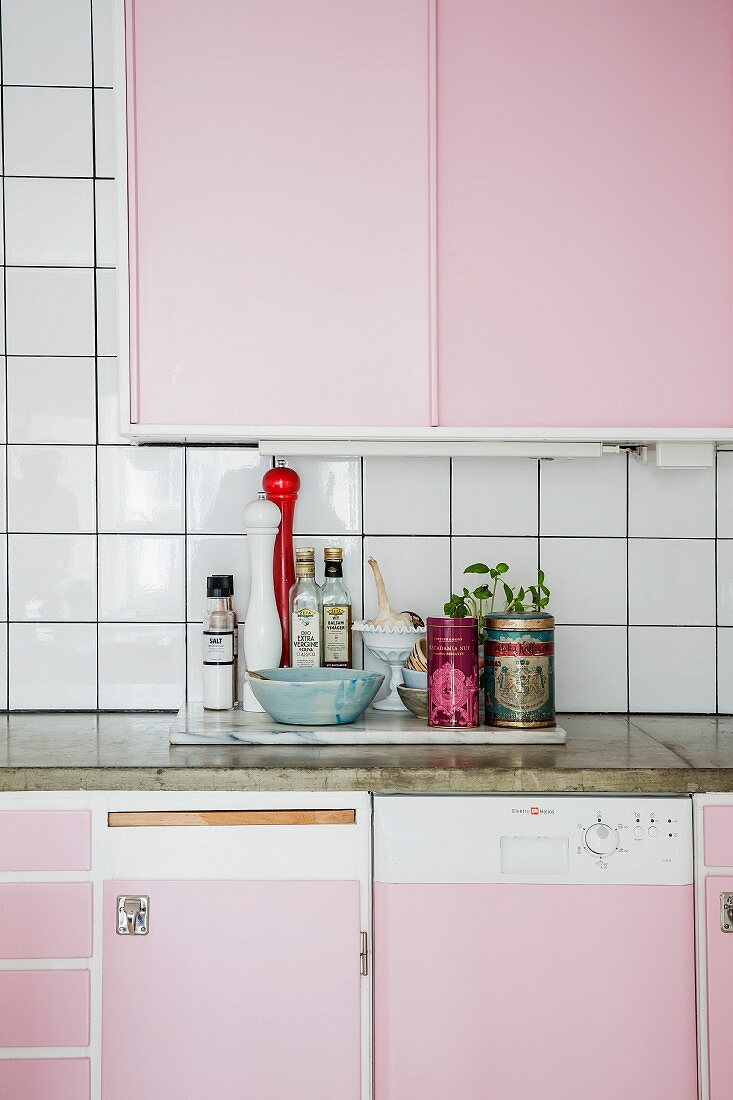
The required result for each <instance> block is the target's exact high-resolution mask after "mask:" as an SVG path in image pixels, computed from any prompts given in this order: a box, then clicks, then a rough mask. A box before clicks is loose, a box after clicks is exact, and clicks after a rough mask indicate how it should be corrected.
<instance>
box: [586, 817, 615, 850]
mask: <svg viewBox="0 0 733 1100" xmlns="http://www.w3.org/2000/svg"><path fill="white" fill-rule="evenodd" d="M585 843H586V845H587V846H588V848H590V850H591V852H593V853H594V854H595V855H597V856H610V855H611V853H612V852H615V851H616V849H617V848H618V833H617V832H616V830H615V829H612V828H611V827H610V825H604V824H603V822H602V821H599V822H598V824H597V825H591V827H590V829H586V830H585Z"/></svg>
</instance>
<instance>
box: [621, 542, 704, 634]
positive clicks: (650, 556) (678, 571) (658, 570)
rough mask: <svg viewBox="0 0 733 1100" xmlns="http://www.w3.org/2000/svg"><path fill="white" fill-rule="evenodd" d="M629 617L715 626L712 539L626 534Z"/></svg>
mask: <svg viewBox="0 0 733 1100" xmlns="http://www.w3.org/2000/svg"><path fill="white" fill-rule="evenodd" d="M601 582H602V578H601ZM629 622H630V623H633V624H634V625H636V626H668V625H669V626H675V625H676V626H713V625H714V624H715V543H714V541H713V539H630V540H629Z"/></svg>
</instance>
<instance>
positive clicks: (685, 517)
mask: <svg viewBox="0 0 733 1100" xmlns="http://www.w3.org/2000/svg"><path fill="white" fill-rule="evenodd" d="M629 535H631V536H632V537H636V536H645V537H648V538H668V539H669V538H693V539H694V538H708V539H712V538H714V537H715V470H714V469H710V470H668V469H662V470H660V469H658V468H657V467H656V466H655V465H654V463H653V462H639V461H637V460H636V459H633V460H632V461H631V462H630V463H629Z"/></svg>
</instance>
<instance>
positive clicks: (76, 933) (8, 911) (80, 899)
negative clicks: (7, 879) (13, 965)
mask: <svg viewBox="0 0 733 1100" xmlns="http://www.w3.org/2000/svg"><path fill="white" fill-rule="evenodd" d="M91 954H92V886H91V883H89V882H74V883H67V882H53V883H51V882H44V883H33V884H30V883H15V882H14V883H6V884H4V885H2V886H0V959H88V958H89V957H90V956H91ZM0 1095H2V1094H1V1093H0Z"/></svg>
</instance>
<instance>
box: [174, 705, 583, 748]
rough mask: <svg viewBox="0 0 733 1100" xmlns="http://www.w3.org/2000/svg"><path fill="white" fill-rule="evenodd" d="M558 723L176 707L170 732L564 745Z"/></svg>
mask: <svg viewBox="0 0 733 1100" xmlns="http://www.w3.org/2000/svg"><path fill="white" fill-rule="evenodd" d="M565 739H566V733H565V730H564V729H561V728H560V726H554V727H553V728H552V729H544V730H494V729H489V728H488V727H487V726H480V727H479V728H478V729H475V730H466V731H465V732H461V731H459V730H439V729H431V728H430V727H428V725H427V723H426V722H423V721H420V720H419V719H418V718H413V717H412V715H411V714H408V712H407V711H405V712H404V714H391V713H389V712H388V711H383V710H382V711H379V710H372V709H369V710H367V711H366V712H365V713H364V714H363V715H362V716H361V718H358V719H357V720H356V722H351V723H350V724H349V725H347V726H284V725H280V724H279V723H278V722H274V721H273V720H272V718H270V717H269V715H267V714H250V713H246V712H245V711H242V710H238V709H237V710H227V711H219V712H217V711H211V710H206V711H205V710H204V708H203V706H202V705H201V703H188V704H187V705H186V706H185V707H181V709H180V710H179V712H178V714H177V715H176V717H175V719H174V721H173V725H172V726H171V731H170V742H171V744H172V745H564V744H565Z"/></svg>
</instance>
